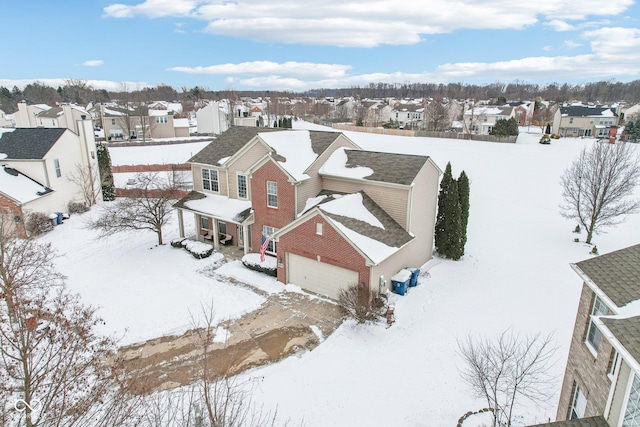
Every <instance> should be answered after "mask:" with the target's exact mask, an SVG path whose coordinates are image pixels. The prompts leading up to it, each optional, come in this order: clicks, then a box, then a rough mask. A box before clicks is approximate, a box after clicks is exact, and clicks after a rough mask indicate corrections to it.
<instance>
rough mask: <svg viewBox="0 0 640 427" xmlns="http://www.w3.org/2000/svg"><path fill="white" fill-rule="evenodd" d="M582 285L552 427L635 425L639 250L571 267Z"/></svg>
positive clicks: (639, 382) (639, 417)
mask: <svg viewBox="0 0 640 427" xmlns="http://www.w3.org/2000/svg"><path fill="white" fill-rule="evenodd" d="M572 268H573V269H574V270H575V272H576V273H577V274H578V275H579V276H580V278H581V279H582V281H583V286H582V294H581V295H580V301H579V305H578V314H577V316H576V323H575V326H574V330H573V337H572V339H571V346H570V350H569V358H568V361H567V367H566V370H565V374H564V381H563V384H562V390H561V393H560V402H559V404H558V412H557V415H556V419H557V420H558V421H556V422H554V423H548V424H544V425H545V426H554V427H562V426H567V427H570V426H576V427H579V426H585V427H588V426H593V427H620V426H622V427H633V426H638V425H640V245H635V246H631V247H628V248H625V249H621V250H618V251H615V252H611V253H608V254H605V255H600V256H598V257H595V258H591V259H589V260H586V261H581V262H578V263H576V264H572Z"/></svg>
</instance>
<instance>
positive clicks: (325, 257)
mask: <svg viewBox="0 0 640 427" xmlns="http://www.w3.org/2000/svg"><path fill="white" fill-rule="evenodd" d="M317 223H321V224H322V235H318V234H316V224H317ZM277 251H278V280H279V281H281V282H282V283H287V277H286V272H287V264H286V262H287V261H286V256H285V254H286V253H287V252H290V253H294V254H296V255H300V256H303V257H306V258H311V259H317V257H318V256H319V257H320V261H321V262H323V263H326V264H331V265H335V266H338V267H342V268H346V269H349V270H354V271H357V272H358V282H359V283H364V284H365V286H366V287H367V288H368V287H369V274H370V268H369V267H367V265H366V263H365V259H364V258H363V256H362V255H361V254H360V253H359V252H358V251H356V250H355V249H354V247H353V246H351V245H350V244H349V243H348V242H347V241H346V240H345V239H344V238H343V237H342V235H341V234H340V233H338V231H336V229H335V228H333V226H331V225H330V224H329V223H328V222H327V221H325V219H324V218H322V216H320V215H314V216H312V217H310V218H309V219H308V220H307V221H305V222H303V223H301V224H299V225H298V226H297V227H296V228H294V229H293V230H291V232H289V233H286V234H284V235H282V236H280V239H279V241H278V245H277Z"/></svg>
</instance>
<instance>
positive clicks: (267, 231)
mask: <svg viewBox="0 0 640 427" xmlns="http://www.w3.org/2000/svg"><path fill="white" fill-rule="evenodd" d="M276 231H278V229H277V228H274V227H269V226H268V225H264V226H262V235H263V237H264V238H265V239H269V243H268V244H267V250H266V251H265V252H267V253H270V254H274V255H275V253H276V242H274V241H273V239H272V238H271V236H273V233H275V232H276ZM263 243H264V241H263Z"/></svg>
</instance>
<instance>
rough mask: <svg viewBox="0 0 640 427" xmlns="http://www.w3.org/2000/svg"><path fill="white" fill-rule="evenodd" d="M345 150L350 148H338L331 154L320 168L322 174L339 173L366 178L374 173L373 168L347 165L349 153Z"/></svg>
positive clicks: (338, 174)
mask: <svg viewBox="0 0 640 427" xmlns="http://www.w3.org/2000/svg"><path fill="white" fill-rule="evenodd" d="M345 150H348V148H344V147H341V148H338V149H337V150H336V151H334V152H333V154H331V156H329V158H328V159H327V161H326V162H324V164H323V165H322V167H321V168H320V171H319V172H320V174H327V175H337V176H342V177H346V178H360V179H361V178H366V177H368V176H370V175H373V169H371V168H368V167H364V166H356V167H347V160H348V159H347V153H346V151H345Z"/></svg>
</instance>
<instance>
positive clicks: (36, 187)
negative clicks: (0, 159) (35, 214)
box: [0, 165, 51, 204]
mask: <svg viewBox="0 0 640 427" xmlns="http://www.w3.org/2000/svg"><path fill="white" fill-rule="evenodd" d="M0 191H2V192H3V193H4V194H6V195H7V196H9V197H11V198H12V199H14V200H17V201H18V202H19V203H21V204H24V203H28V202H30V201H32V200H35V199H38V198H40V197H42V196H44V195H45V194H47V193H50V192H51V189H49V188H47V187H45V186H44V185H42V184H40V183H38V182H36V181H34V180H32V179H31V178H29V177H28V176H26V175H24V174H22V173H21V172H19V171H17V170H16V169H13V168H11V167H8V166H6V165H5V166H4V167H3V168H2V169H0Z"/></svg>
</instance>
